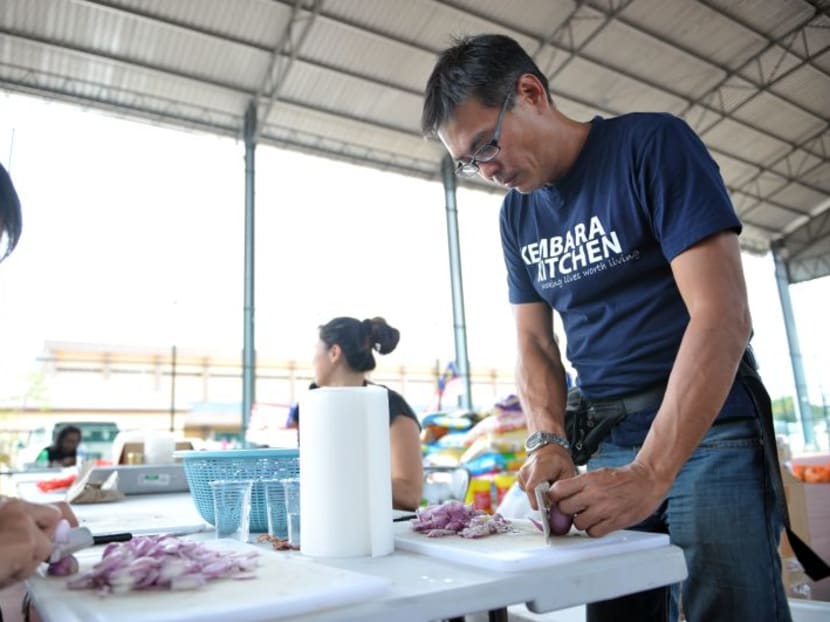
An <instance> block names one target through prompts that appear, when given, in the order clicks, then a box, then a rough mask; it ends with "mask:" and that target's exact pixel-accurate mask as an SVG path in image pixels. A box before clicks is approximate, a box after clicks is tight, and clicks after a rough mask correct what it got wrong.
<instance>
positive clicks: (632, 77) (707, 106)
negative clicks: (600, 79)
mask: <svg viewBox="0 0 830 622" xmlns="http://www.w3.org/2000/svg"><path fill="white" fill-rule="evenodd" d="M591 9H592V10H595V11H597V12H599V13H601V14H604V15H614V19H616V20H617V21H619V22H620V23H621V24H625V25H626V26H628V27H629V28H632V29H634V30H637V31H639V32H641V33H642V34H644V35H647V36H650V37H653V38H654V39H655V40H657V41H660V42H661V43H665V44H666V45H669V46H671V47H673V48H675V49H677V50H679V51H681V52H683V53H685V54H689V55H690V56H692V57H693V58H695V59H696V60H698V61H700V62H704V63H706V64H708V65H710V66H711V67H714V68H716V69H718V70H720V71H724V68H723V67H722V66H720V65H717V64H716V63H713V62H712V61H711V60H710V59H707V58H704V57H702V56H700V55H699V54H697V53H696V52H693V51H691V50H688V49H685V48H683V47H681V46H680V45H679V44H677V43H673V42H670V41H666V40H665V38H663V37H660V36H658V35H655V34H654V33H650V32H648V31H646V30H645V29H643V28H642V27H640V26H637V25H636V24H633V23H631V22H629V21H627V20H625V21H624V20H623V18H620V17H619V16H617V15H616V14H614V13H613V12H608V11H606V10H605V9H604V8H601V7H597V6H594V5H591ZM581 55H582V57H583V58H585V59H586V60H590V61H591V62H593V63H596V64H598V65H600V66H603V65H606V64H608V63H607V61H606V60H604V59H600V58H597V57H595V56H593V55H591V54H586V53H585V52H581ZM612 68H613V69H614V71H615V72H616V73H619V74H620V75H622V76H625V77H627V78H629V79H630V80H634V81H637V82H640V83H642V84H645V85H646V86H649V87H651V88H653V89H655V90H658V91H663V92H664V93H668V94H669V95H672V96H673V97H676V98H678V99H681V100H683V101H685V102H686V108H684V110H683V113H685V112H687V111H688V110H689V109H690V108H691V107H692V106H699V107H700V108H703V109H704V110H707V111H708V112H711V113H714V114H716V115H723V116H729V118H730V119H731V120H732V121H734V122H735V123H737V124H738V125H743V126H745V127H748V128H749V129H751V130H754V131H756V132H758V133H760V134H763V135H765V136H767V137H769V138H772V139H773V140H777V141H779V142H782V143H785V144H786V145H788V146H790V147H792V146H793V144H794V143H793V142H792V141H790V140H789V139H787V138H786V137H783V136H779V135H777V134H775V133H773V132H771V131H770V130H768V129H766V128H764V127H761V126H759V125H756V124H754V123H751V122H749V121H746V120H742V119H737V118H734V117H732V116H730V115H729V114H727V113H726V112H724V111H723V110H719V109H718V108H717V106H713V105H712V104H710V103H708V102H706V101H704V99H705V98H697V99H691V98H689V97H688V96H686V95H685V94H683V93H681V92H680V91H677V90H675V89H672V88H671V87H669V86H666V85H663V84H659V83H656V82H653V81H651V80H650V79H648V78H646V77H644V76H638V75H636V74H633V73H631V72H630V71H628V70H627V69H624V68H623V67H619V66H613V67H612ZM776 95H777V94H776ZM779 97H780V96H779ZM782 99H785V100H786V98H784V97H782ZM788 103H791V105H793V106H795V107H797V108H799V109H800V110H804V107H803V106H801V105H799V104H796V103H793V102H788ZM804 111H805V112H806V113H808V114H810V115H812V116H814V117H815V116H816V115H815V113H813V112H810V111H809V110H804ZM681 114H682V113H681ZM822 120H824V119H822ZM707 129H708V128H707ZM812 155H815V156H816V157H821V156H820V155H818V154H812Z"/></svg>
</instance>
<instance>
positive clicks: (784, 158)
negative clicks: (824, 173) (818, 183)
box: [739, 123, 830, 219]
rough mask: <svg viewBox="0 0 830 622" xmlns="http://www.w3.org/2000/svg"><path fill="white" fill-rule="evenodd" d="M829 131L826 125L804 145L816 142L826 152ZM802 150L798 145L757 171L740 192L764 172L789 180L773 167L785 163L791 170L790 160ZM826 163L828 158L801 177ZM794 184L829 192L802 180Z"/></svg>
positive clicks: (752, 207) (754, 206) (829, 127)
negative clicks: (825, 139) (825, 143)
mask: <svg viewBox="0 0 830 622" xmlns="http://www.w3.org/2000/svg"><path fill="white" fill-rule="evenodd" d="M828 131H830V123H828V124H826V125H825V126H824V127H823V128H821V129H820V130H819V131H818V132H815V133H814V134H813V135H812V136H810V137H808V138H807V139H806V140H805V141H803V143H810V142H816V143H818V144H819V145H820V148H821V149H822V150H823V151H826V150H825V147H824V138H825V135H826V134H827V133H828ZM800 148H801V147H800V146H799V145H796V146H795V147H793V148H792V149H790V150H789V151H788V152H787V153H785V154H783V155H782V156H781V157H779V158H777V159H775V160H774V161H773V162H771V163H770V164H769V165H767V166H766V167H763V168H759V170H758V171H757V172H756V173H755V174H754V175H752V177H750V178H749V179H748V180H747V181H745V182H744V183H743V184H741V186H740V188H739V190H740V191H741V192H744V189H745V188H747V187H748V186H749V185H751V184H753V183H755V181H756V180H757V179H758V178H759V177H760V176H761V175H762V174H763V173H764V172H766V171H768V172H771V173H772V174H774V175H777V176H779V177H783V178H784V179H788V177H787V176H784V175H781V173H778V172H777V171H775V170H774V169H773V168H772V167H774V166H775V165H776V164H778V163H780V162H785V163H787V165H788V168H789V160H788V158H791V157H792V156H793V155H794V154H795V153H796V151H798V150H799V149H800ZM805 151H806V150H805ZM826 162H827V158H826V157H825V158H823V159H820V160H819V161H818V162H816V163H815V164H814V165H813V166H811V167H810V168H808V169H806V170H804V171H802V172H801V175H802V176H806V175H809V174H810V173H811V172H813V171H814V170H816V169H817V168H818V167H820V166H823V165H824V164H825V163H826ZM792 182H793V183H797V184H800V185H802V186H804V187H805V188H810V189H811V190H814V191H815V192H818V193H819V194H823V195H827V190H826V189H824V188H817V187H815V186H813V185H812V184H808V183H806V182H804V181H803V180H802V179H799V178H795V179H792ZM779 190H780V188H776V190H775V191H773V192H772V193H771V194H775V193H776V192H778V191H779ZM768 196H769V195H768ZM763 200H764V201H765V200H767V198H766V197H765V198H764V199H763ZM760 205H761V201H760V200H759V201H758V202H757V203H756V204H755V205H753V206H751V207H749V208H748V209H747V210H746V212H750V211H752V210H754V209H755V208H757V207H758V206H760ZM806 216H807V218H808V219H809V218H810V216H809V215H806Z"/></svg>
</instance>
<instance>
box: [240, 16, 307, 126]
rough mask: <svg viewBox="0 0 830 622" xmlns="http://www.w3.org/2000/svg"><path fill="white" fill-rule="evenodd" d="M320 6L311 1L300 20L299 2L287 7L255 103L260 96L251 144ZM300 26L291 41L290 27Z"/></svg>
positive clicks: (291, 30) (278, 92) (292, 32)
mask: <svg viewBox="0 0 830 622" xmlns="http://www.w3.org/2000/svg"><path fill="white" fill-rule="evenodd" d="M322 4H323V0H314V2H313V5H312V7H311V9H310V11H309V14H308V15H305V16H302V17H301V16H300V9H301V8H302V5H303V0H295V1H294V6H292V7H291V16H290V17H289V18H288V22H286V24H285V28H284V29H283V32H282V36H281V37H280V40H279V42H278V43H277V45H276V47H275V48H274V51H273V53H272V56H271V62H270V64H269V67H268V71H267V72H266V74H265V79H264V80H263V83H262V86H261V87H260V89H259V92H258V93H257V97H256V100H255V103H256V106H257V107H259V106H260V99H261V98H262V97H263V96H266V97H267V101H266V102H265V103H264V106H263V108H262V110H260V111H259V112H258V114H257V124H256V128H254V141H256V139H257V138H258V137H259V134H260V132H261V131H262V125H263V123H264V122H265V120H266V119H267V118H268V116H269V115H270V114H271V110H272V109H273V108H274V102H276V101H277V98H278V97H279V96H280V91H281V90H282V87H283V86H284V85H285V81H286V79H287V78H288V73H289V72H290V71H291V68H292V67H293V66H294V62H295V61H296V59H297V54H298V53H299V51H300V48H301V47H302V46H303V43H304V42H305V40H306V37H307V36H308V32H309V30H311V26H312V24H314V20H315V19H316V18H317V14H318V13H319V11H320V7H321V5H322ZM301 22H305V23H304V24H303V27H302V30H301V31H300V33H299V35H296V40H295V34H296V33H295V31H294V27H295V26H296V25H298V24H300V23H301Z"/></svg>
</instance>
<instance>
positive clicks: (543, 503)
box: [533, 482, 553, 544]
mask: <svg viewBox="0 0 830 622" xmlns="http://www.w3.org/2000/svg"><path fill="white" fill-rule="evenodd" d="M548 490H550V484H549V483H548V482H542V483H541V484H538V485H537V486H536V488H534V489H533V492H534V493H535V495H536V507H538V508H539V522H540V523H541V524H542V534H544V536H545V544H552V543H553V539H552V538H551V536H550V513H549V512H548V509H549V505H548Z"/></svg>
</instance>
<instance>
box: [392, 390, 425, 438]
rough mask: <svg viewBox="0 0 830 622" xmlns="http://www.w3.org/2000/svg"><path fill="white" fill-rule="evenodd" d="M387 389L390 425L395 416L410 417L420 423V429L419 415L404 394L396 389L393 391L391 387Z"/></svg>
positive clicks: (419, 425)
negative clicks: (407, 401)
mask: <svg viewBox="0 0 830 622" xmlns="http://www.w3.org/2000/svg"><path fill="white" fill-rule="evenodd" d="M387 391H388V392H389V423H390V425H391V423H392V422H393V421H394V420H395V417H409V418H410V419H412V420H413V421H414V422H415V423H417V424H418V429H420V428H421V423H420V422H419V421H418V416H417V415H416V414H415V411H414V410H412V407H411V406H410V405H409V404H407V403H406V400H405V399H404V398H403V396H402V395H401V394H400V393H398V392H396V391H392V390H391V389H387Z"/></svg>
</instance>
